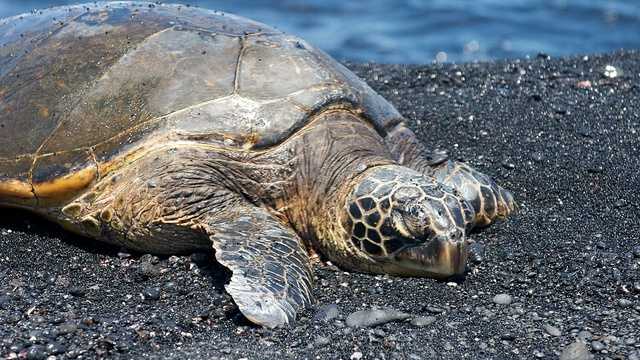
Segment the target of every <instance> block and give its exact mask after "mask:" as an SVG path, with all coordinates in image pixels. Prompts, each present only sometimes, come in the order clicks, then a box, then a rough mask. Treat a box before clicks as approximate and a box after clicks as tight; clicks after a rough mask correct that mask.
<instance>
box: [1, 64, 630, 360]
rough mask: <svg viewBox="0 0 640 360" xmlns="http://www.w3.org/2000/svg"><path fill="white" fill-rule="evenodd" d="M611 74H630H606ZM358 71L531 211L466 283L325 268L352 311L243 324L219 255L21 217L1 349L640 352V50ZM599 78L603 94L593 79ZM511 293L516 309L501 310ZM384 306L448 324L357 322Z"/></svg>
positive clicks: (7, 216) (287, 353)
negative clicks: (146, 249) (611, 74)
mask: <svg viewBox="0 0 640 360" xmlns="http://www.w3.org/2000/svg"><path fill="white" fill-rule="evenodd" d="M606 65H613V66H615V67H617V71H618V76H617V77H615V78H607V77H605V75H604V72H605V66H606ZM351 67H352V68H353V69H354V70H355V71H356V72H357V73H358V74H360V75H361V76H363V77H364V78H365V79H366V80H367V81H368V82H369V84H370V85H371V86H372V87H374V88H375V89H376V90H378V91H379V92H380V93H381V94H382V95H383V96H385V97H386V98H387V99H389V100H391V101H392V102H393V103H394V104H395V105H396V106H397V107H398V108H399V110H400V111H401V112H402V113H403V114H404V115H405V116H406V117H407V118H408V119H409V121H410V125H411V127H412V128H414V129H416V130H417V132H418V134H419V135H420V136H421V137H422V138H423V139H424V140H425V141H427V142H428V143H429V144H432V145H434V146H436V147H439V148H444V149H448V150H449V151H450V153H451V155H452V156H453V157H455V158H459V159H464V160H465V161H467V162H469V163H471V164H472V165H474V166H476V167H477V168H479V169H481V170H483V171H485V172H487V173H489V174H491V175H492V176H494V177H495V179H496V180H497V181H498V182H499V183H500V184H502V185H503V186H505V187H506V188H508V189H510V190H512V191H513V193H514V194H515V197H516V199H517V200H518V201H519V203H520V212H519V213H518V214H517V215H516V216H514V217H513V218H512V219H510V220H509V221H508V222H506V223H502V224H499V225H496V226H492V227H490V228H488V229H485V230H483V231H481V232H479V233H476V234H473V235H472V237H473V238H474V239H476V240H477V241H479V242H481V243H483V244H485V245H486V253H485V259H484V261H483V262H481V263H480V264H479V265H474V266H472V271H471V272H470V273H469V274H468V276H467V277H466V279H465V280H464V281H461V282H459V283H457V284H455V286H453V285H454V283H446V282H439V281H434V280H430V279H417V278H407V279H404V278H391V277H381V276H372V275H365V274H348V273H343V272H340V271H336V270H335V269H333V268H331V267H329V266H326V265H318V266H316V273H315V274H316V276H317V280H316V285H317V286H316V288H315V295H316V297H317V299H318V301H319V305H322V304H333V303H337V304H338V306H339V309H340V315H339V317H338V319H337V320H331V321H329V322H328V323H322V322H317V321H315V320H313V317H314V314H315V313H316V312H317V308H316V309H310V310H309V311H308V312H306V313H304V314H302V317H301V318H300V320H299V321H298V322H297V323H296V324H295V326H293V327H291V328H288V329H279V330H275V331H267V330H263V329H260V328H255V327H251V326H247V324H246V323H245V322H243V321H242V318H241V317H240V316H238V315H237V310H235V309H234V307H233V304H232V303H231V302H230V300H229V298H228V297H227V296H226V295H224V294H223V293H222V291H221V284H223V283H224V277H223V276H219V275H218V276H215V274H216V269H217V268H214V267H212V266H210V265H209V263H208V262H207V260H211V259H210V258H209V259H206V257H205V258H204V259H203V257H202V256H197V255H196V256H192V257H172V258H168V259H167V258H162V259H158V258H155V257H152V256H150V255H144V256H140V255H131V256H128V255H127V254H118V250H119V249H115V248H109V247H106V246H102V245H96V244H95V243H94V242H92V241H90V240H87V239H83V238H78V237H75V236H73V235H70V234H68V233H66V232H63V231H61V230H60V229H59V228H58V227H56V226H54V225H51V224H48V223H47V222H45V221H41V220H39V219H37V218H35V217H33V216H29V215H26V214H24V213H19V212H16V211H13V210H4V211H2V212H1V213H0V254H1V255H0V339H2V340H0V356H2V357H4V356H7V357H11V356H14V355H15V354H14V353H17V354H19V355H20V356H26V355H27V352H29V355H30V356H32V358H38V356H42V357H43V356H45V354H47V353H51V352H56V351H55V350H56V349H55V348H56V347H57V348H58V349H57V350H59V352H61V353H62V354H63V355H59V358H64V357H80V356H82V357H84V358H93V357H96V356H104V357H126V358H130V357H139V356H143V355H144V356H148V357H163V358H165V357H170V358H186V357H190V358H210V357H213V358H216V357H223V358H230V359H238V358H243V357H246V358H250V359H254V358H269V359H273V358H343V359H348V358H350V357H351V358H359V356H362V358H366V359H370V358H376V357H377V358H380V359H389V358H403V359H404V358H409V359H420V358H422V359H428V358H468V359H477V358H495V359H502V358H523V359H530V358H533V357H536V356H537V357H542V358H549V359H553V358H558V356H559V355H560V353H561V352H562V349H563V348H564V347H565V346H567V345H568V344H571V343H574V342H575V341H576V339H577V338H582V339H584V341H585V343H586V344H587V345H586V348H587V349H588V351H590V352H591V353H592V354H594V355H596V356H597V357H598V358H612V359H625V358H628V359H638V357H639V356H640V300H639V298H640V270H639V267H640V265H639V263H640V248H639V247H640V240H639V236H640V235H639V232H640V225H638V216H639V215H640V195H639V191H638V189H639V188H640V176H639V175H638V172H639V170H638V169H640V140H639V137H640V53H638V52H626V53H615V54H611V55H605V56H589V57H588V58H583V57H581V56H580V57H575V58H570V59H551V60H549V59H545V58H542V57H541V58H538V59H535V60H531V61H509V62H498V63H488V64H486V63H482V64H466V65H461V66H454V65H445V66H410V67H407V66H378V65H375V66H370V65H352V66H351ZM621 71H622V74H620V72H621ZM584 81H590V88H579V87H578V86H577V84H578V83H579V82H583V83H581V84H582V86H583V87H586V86H587V84H586V83H584ZM218 270H219V269H218ZM218 273H219V271H218ZM158 289H159V299H157V300H154V298H156V296H157V295H158V294H157V290H158ZM154 292H156V293H155V294H154ZM501 293H506V294H509V295H510V296H511V297H512V300H513V301H512V303H511V304H510V305H498V304H496V303H494V301H493V298H494V296H495V295H497V294H501ZM143 294H144V295H143ZM374 306H381V307H390V308H393V309H396V310H401V311H405V312H408V313H411V314H414V315H416V316H418V315H420V316H433V317H435V322H434V323H432V324H430V325H426V326H424V327H417V326H414V325H412V324H411V323H409V322H408V321H407V322H397V323H389V324H385V325H382V326H379V327H375V328H367V329H352V328H349V327H346V326H345V322H344V319H345V318H346V316H347V315H349V314H350V313H352V312H354V311H356V310H361V309H368V308H371V307H374Z"/></svg>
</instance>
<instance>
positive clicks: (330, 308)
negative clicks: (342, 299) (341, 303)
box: [313, 304, 340, 322]
mask: <svg viewBox="0 0 640 360" xmlns="http://www.w3.org/2000/svg"><path fill="white" fill-rule="evenodd" d="M339 315H340V309H339V308H338V305H336V304H328V305H323V306H321V307H320V308H319V309H318V312H316V314H315V315H314V316H313V320H315V321H323V322H329V321H331V320H333V319H335V318H337V317H338V316H339Z"/></svg>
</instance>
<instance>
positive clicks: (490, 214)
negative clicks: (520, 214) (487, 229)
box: [385, 123, 516, 227]
mask: <svg viewBox="0 0 640 360" xmlns="http://www.w3.org/2000/svg"><path fill="white" fill-rule="evenodd" d="M385 142H386V144H387V147H388V148H389V150H390V151H391V154H392V156H393V158H394V160H396V161H397V162H398V163H399V164H400V165H404V166H408V167H411V168H412V169H414V170H416V171H419V172H421V173H422V174H424V175H426V176H430V177H434V178H435V179H436V180H437V181H438V182H440V183H442V184H445V185H448V186H451V187H452V188H454V189H455V190H456V191H457V192H458V193H459V194H460V196H461V197H462V198H463V199H464V200H466V201H467V202H469V204H471V206H473V209H474V210H475V217H474V221H473V225H474V226H477V227H481V226H487V225H490V224H491V223H493V222H494V221H495V220H497V219H504V218H506V217H507V216H509V215H510V214H511V213H512V212H513V211H514V210H515V209H516V203H515V201H514V199H513V196H512V195H511V193H510V192H509V191H507V190H505V189H504V188H502V187H501V186H499V185H497V184H496V183H495V181H493V179H491V178H490V177H489V176H488V175H485V174H483V173H481V172H479V171H477V170H475V169H473V168H472V167H470V166H468V165H466V164H464V163H461V162H457V161H451V160H448V159H447V156H446V154H445V153H443V152H437V151H429V150H428V149H427V148H426V147H425V146H424V145H423V144H422V143H421V142H420V141H419V140H418V138H417V137H416V135H415V134H414V133H413V131H411V130H410V129H408V128H407V127H406V126H404V124H402V123H401V124H398V125H397V126H396V127H395V128H393V129H392V130H390V131H388V133H387V136H386V137H385Z"/></svg>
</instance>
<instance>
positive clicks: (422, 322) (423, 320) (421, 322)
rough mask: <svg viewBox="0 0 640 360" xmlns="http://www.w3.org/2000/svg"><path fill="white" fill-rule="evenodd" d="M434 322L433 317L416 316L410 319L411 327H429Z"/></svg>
mask: <svg viewBox="0 0 640 360" xmlns="http://www.w3.org/2000/svg"><path fill="white" fill-rule="evenodd" d="M435 321H436V318H435V317H434V316H418V317H416V318H413V319H411V325H413V326H429V325H431V324H433V323H434V322H435Z"/></svg>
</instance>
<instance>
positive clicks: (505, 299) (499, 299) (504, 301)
mask: <svg viewBox="0 0 640 360" xmlns="http://www.w3.org/2000/svg"><path fill="white" fill-rule="evenodd" d="M493 302H494V303H496V304H498V305H509V304H511V302H513V298H512V297H511V295H509V294H498V295H496V296H494V297H493Z"/></svg>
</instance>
